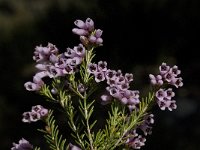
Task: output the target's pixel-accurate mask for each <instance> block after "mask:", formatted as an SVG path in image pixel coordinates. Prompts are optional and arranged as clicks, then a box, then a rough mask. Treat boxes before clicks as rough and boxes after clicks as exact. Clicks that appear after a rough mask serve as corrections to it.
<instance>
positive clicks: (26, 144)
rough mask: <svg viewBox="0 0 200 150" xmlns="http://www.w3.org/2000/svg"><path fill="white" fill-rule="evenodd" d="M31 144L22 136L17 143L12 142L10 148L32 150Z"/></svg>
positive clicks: (12, 149)
mask: <svg viewBox="0 0 200 150" xmlns="http://www.w3.org/2000/svg"><path fill="white" fill-rule="evenodd" d="M32 149H33V146H32V145H31V144H30V143H29V141H27V140H25V139H24V138H22V139H21V140H19V143H18V144H17V143H13V147H12V148H11V150H32Z"/></svg>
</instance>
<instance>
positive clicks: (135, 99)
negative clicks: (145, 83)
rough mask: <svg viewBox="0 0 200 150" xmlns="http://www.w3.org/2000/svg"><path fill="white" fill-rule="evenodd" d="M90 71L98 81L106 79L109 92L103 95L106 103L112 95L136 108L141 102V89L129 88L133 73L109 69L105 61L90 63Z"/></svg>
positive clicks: (102, 97)
mask: <svg viewBox="0 0 200 150" xmlns="http://www.w3.org/2000/svg"><path fill="white" fill-rule="evenodd" d="M88 72H89V73H90V74H92V75H94V77H95V81H96V82H97V83H98V82H101V81H104V80H106V83H107V84H108V86H107V87H106V90H107V92H108V94H105V95H102V96H101V99H102V101H103V102H104V103H108V102H109V101H110V100H111V97H114V98H116V99H118V100H119V101H120V102H121V103H123V104H127V105H128V106H129V107H130V108H132V109H134V108H135V105H136V104H138V103H139V102H140V101H139V91H134V90H129V87H130V83H131V81H133V74H131V73H126V74H125V75H123V74H122V72H121V70H117V71H115V70H111V69H108V68H107V63H106V62H105V61H99V62H98V63H97V64H95V63H91V64H89V66H88Z"/></svg>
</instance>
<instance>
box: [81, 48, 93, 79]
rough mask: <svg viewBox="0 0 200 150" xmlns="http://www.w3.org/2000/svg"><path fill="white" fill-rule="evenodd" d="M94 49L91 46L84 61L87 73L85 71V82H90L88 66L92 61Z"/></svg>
mask: <svg viewBox="0 0 200 150" xmlns="http://www.w3.org/2000/svg"><path fill="white" fill-rule="evenodd" d="M93 49H94V48H91V49H90V50H87V51H86V56H85V62H84V68H85V73H84V78H83V81H84V83H88V80H89V77H90V74H89V72H88V70H87V67H88V65H89V64H90V63H91V61H92V58H93Z"/></svg>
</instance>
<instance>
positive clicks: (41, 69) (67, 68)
mask: <svg viewBox="0 0 200 150" xmlns="http://www.w3.org/2000/svg"><path fill="white" fill-rule="evenodd" d="M84 56H85V47H84V46H83V45H82V44H79V45H78V46H75V47H74V48H73V49H71V48H67V50H66V52H64V53H61V54H58V49H57V48H56V47H55V46H54V45H53V44H51V43H48V45H47V47H42V46H37V47H36V48H35V52H34V56H33V59H34V60H35V61H36V62H37V63H38V64H36V66H35V67H36V68H37V70H38V73H36V74H35V76H34V77H33V82H26V83H25V87H26V89H27V90H29V91H38V90H40V88H41V86H42V85H43V84H44V82H43V81H42V78H44V77H49V78H55V77H59V76H65V75H66V74H72V73H74V72H75V71H76V69H77V66H78V65H79V64H81V62H82V60H83V58H84Z"/></svg>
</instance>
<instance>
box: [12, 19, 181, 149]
mask: <svg viewBox="0 0 200 150" xmlns="http://www.w3.org/2000/svg"><path fill="white" fill-rule="evenodd" d="M74 24H75V26H76V28H73V29H72V32H73V33H74V34H77V35H79V36H80V37H79V38H80V41H81V43H80V44H78V45H77V46H74V47H73V48H67V49H66V51H65V52H64V53H59V51H58V49H57V47H56V46H55V45H53V44H51V43H48V45H47V46H46V47H43V46H36V48H35V51H34V56H33V60H34V61H35V62H36V65H35V67H36V69H37V73H36V74H35V75H34V76H33V81H32V82H26V83H25V84H24V86H25V88H26V89H27V90H28V91H37V93H38V94H40V95H42V96H45V97H46V98H47V100H48V102H53V103H57V104H59V105H60V107H62V112H64V113H65V114H66V117H67V123H68V125H69V126H68V127H69V128H70V129H71V132H72V133H71V134H70V135H72V137H73V139H71V138H69V137H68V138H67V139H69V141H67V140H66V139H65V138H63V136H62V134H60V133H59V129H58V126H57V125H56V123H55V118H54V116H53V110H51V109H49V110H48V109H46V108H44V107H43V106H41V105H36V106H32V109H31V111H28V112H24V113H23V115H22V116H23V118H22V121H23V122H25V123H31V122H36V121H38V120H43V121H44V122H45V123H46V126H45V130H43V129H40V130H39V131H41V132H42V133H43V134H44V137H45V138H46V141H47V143H48V144H49V146H50V148H51V149H70V150H81V149H82V150H85V149H91V150H94V149H95V150H97V149H106V150H107V149H118V148H119V147H122V146H124V147H129V148H131V149H140V148H141V147H142V146H144V145H145V141H146V136H147V135H150V134H151V133H152V125H153V124H154V115H153V114H152V113H151V107H152V106H153V105H152V104H154V103H157V104H158V106H159V107H160V109H161V110H165V109H168V110H170V111H172V110H173V109H176V107H177V106H176V101H175V100H174V99H173V97H174V96H175V93H174V92H173V89H172V88H171V87H170V86H175V87H176V88H179V87H181V86H183V83H182V78H181V77H179V75H180V73H181V71H180V70H179V69H178V67H177V66H173V67H170V66H168V65H167V64H166V63H162V65H161V66H160V67H159V74H158V75H152V74H150V75H149V77H150V80H151V84H152V85H153V86H154V88H153V90H150V91H149V93H148V96H144V97H142V98H140V96H141V95H139V91H137V90H131V89H130V84H131V83H132V81H133V74H132V73H122V71H121V70H112V69H109V68H108V67H107V62H106V61H99V62H98V63H94V62H93V61H92V60H93V58H94V56H95V54H94V48H96V47H98V46H101V45H102V43H103V39H102V38H101V36H102V33H103V31H102V30H100V29H95V27H94V22H93V20H92V19H90V18H87V19H86V20H85V21H82V20H79V19H78V20H76V21H75V22H74ZM46 77H47V78H50V80H48V81H50V82H48V83H45V82H44V81H45V79H44V78H46ZM103 81H105V82H106V87H105V89H106V90H105V94H103V95H101V99H102V104H104V105H105V104H107V103H111V105H110V110H109V111H108V114H109V115H108V118H106V121H105V122H106V124H105V126H104V128H103V129H99V130H98V132H94V128H93V127H94V126H95V125H96V122H98V121H99V120H97V119H99V118H95V116H92V115H94V114H95V113H94V111H95V110H98V109H95V107H96V104H95V100H92V97H93V96H91V94H93V92H95V90H96V87H98V84H99V83H100V82H103ZM94 83H95V85H94ZM48 84H50V85H48ZM93 86H95V88H94V87H93ZM113 99H114V101H113ZM116 101H119V102H120V103H117V104H116V103H115V102H116ZM76 108H79V109H76ZM91 116H92V117H91ZM78 118H81V119H78ZM91 118H92V119H94V118H95V119H96V120H94V121H93V120H92V119H91ZM96 127H97V126H96ZM95 130H96V129H95ZM67 143H68V144H67ZM71 143H74V144H75V145H73V144H71ZM32 149H33V146H32V145H31V144H30V143H29V142H28V141H27V140H25V139H21V140H20V141H19V144H16V143H13V147H12V148H11V150H32ZM39 149H40V148H39Z"/></svg>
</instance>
